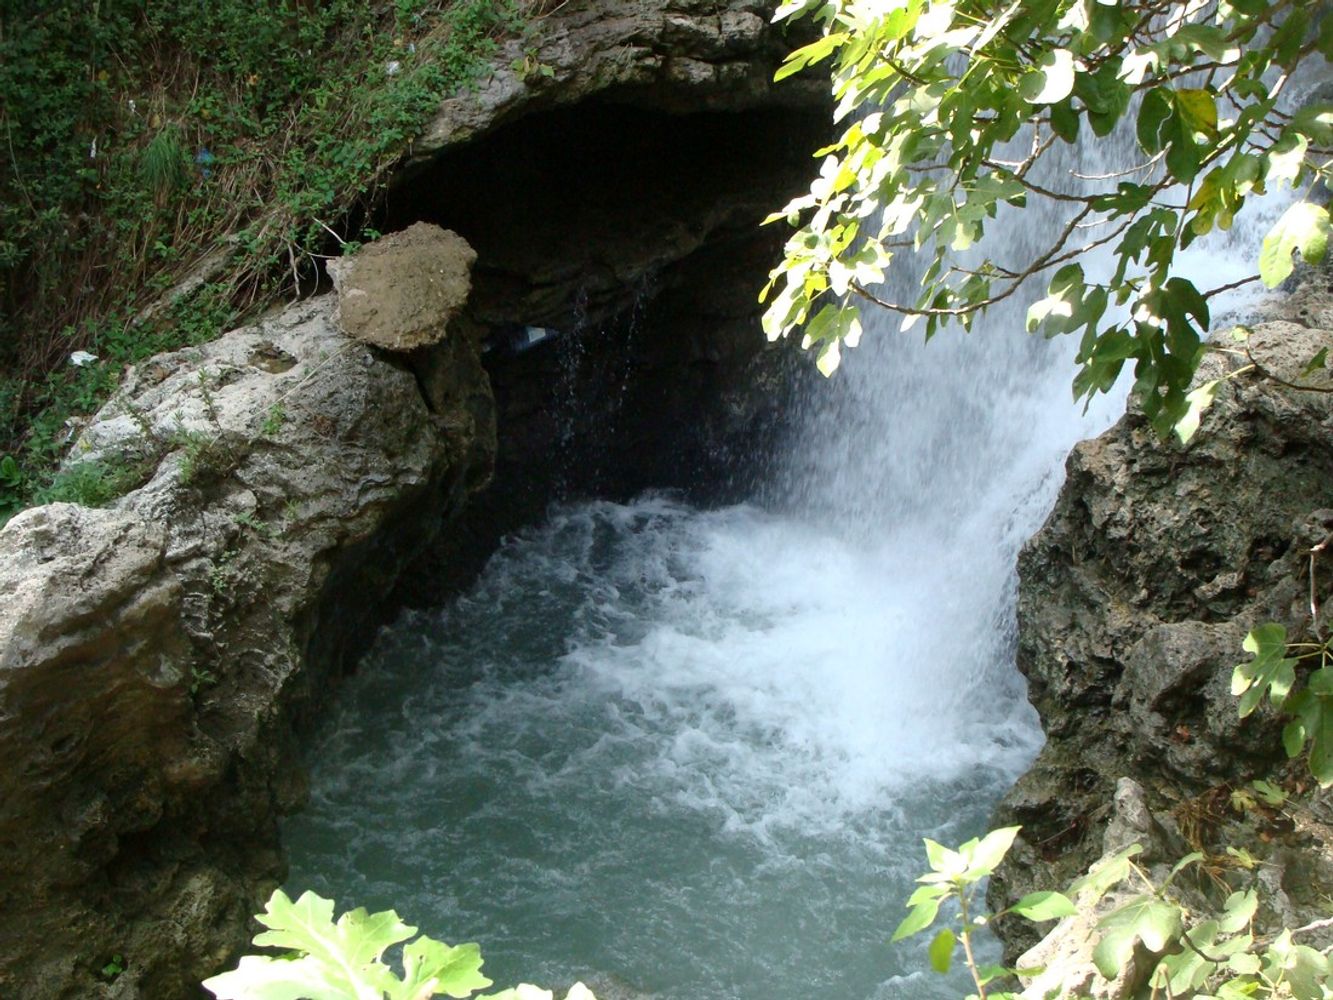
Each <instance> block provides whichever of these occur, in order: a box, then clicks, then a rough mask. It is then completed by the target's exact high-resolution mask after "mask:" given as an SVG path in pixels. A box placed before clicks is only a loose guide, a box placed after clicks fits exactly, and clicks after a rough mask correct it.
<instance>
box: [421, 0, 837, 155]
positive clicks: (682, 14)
mask: <svg viewBox="0 0 1333 1000" xmlns="http://www.w3.org/2000/svg"><path fill="white" fill-rule="evenodd" d="M775 6H776V4H774V3H773V2H771V0H578V2H575V3H569V4H558V5H556V6H555V7H553V9H552V10H551V12H550V13H549V14H548V15H547V16H544V17H543V18H541V20H540V21H538V22H536V23H535V25H534V29H535V30H534V31H533V33H532V34H531V35H525V36H523V37H521V38H516V39H512V40H510V41H508V42H506V43H505V45H504V48H503V51H502V52H501V54H500V57H499V58H498V59H497V60H496V63H495V70H494V72H493V73H492V74H491V75H490V76H489V77H487V78H486V79H485V80H484V81H482V82H481V84H480V85H479V87H478V89H477V91H476V92H475V93H472V94H460V95H459V96H457V97H453V98H450V99H448V100H445V101H443V102H442V103H441V105H440V108H439V111H438V112H437V113H436V116H435V119H434V121H433V122H432V123H431V124H430V125H429V126H428V127H427V128H426V130H425V132H424V134H423V135H422V136H421V137H419V138H418V139H417V141H416V143H415V144H414V145H413V158H414V160H416V161H417V162H423V161H426V160H428V159H430V158H431V157H432V156H434V155H435V154H436V153H437V152H439V151H440V150H441V149H443V148H444V147H446V146H449V145H454V144H457V143H460V142H465V141H467V140H469V139H471V138H473V137H475V136H477V135H480V134H481V133H483V132H486V131H488V130H490V129H492V128H494V127H495V126H497V125H499V124H502V123H504V122H505V121H508V120H512V119H513V118H515V117H517V116H519V115H522V114H526V113H528V112H529V111H531V110H533V109H535V108H550V107H553V106H557V105H562V104H573V103H575V102H578V101H581V100H584V99H586V98H587V97H589V96H593V95H598V96H601V95H605V96H607V97H609V98H612V99H615V100H622V101H637V102H639V103H645V104H651V105H652V106H653V107H656V108H661V109H664V110H682V111H701V110H732V111H735V110H744V109H747V108H753V107H755V106H757V105H760V104H764V105H768V106H773V105H777V104H785V105H788V106H801V105H804V106H811V105H814V106H822V102H823V101H825V100H826V99H827V97H828V84H827V81H824V80H819V79H817V78H810V79H792V80H785V81H783V82H782V83H781V84H774V82H773V73H774V71H775V70H776V69H777V67H778V66H779V65H780V64H781V62H782V59H783V58H784V57H785V56H786V54H787V53H788V52H790V51H791V49H793V48H795V47H796V43H793V42H792V40H791V39H790V38H788V37H787V31H789V30H790V28H789V27H783V26H775V25H773V24H771V23H770V19H771V18H772V15H773V10H774V8H775ZM796 30H797V31H798V32H799V31H809V30H812V29H811V27H810V26H809V24H799V25H798V26H797V28H796ZM796 37H800V36H796ZM647 92H650V94H651V96H650V97H648V98H646V99H645V98H644V96H643V95H644V94H645V93H647Z"/></svg>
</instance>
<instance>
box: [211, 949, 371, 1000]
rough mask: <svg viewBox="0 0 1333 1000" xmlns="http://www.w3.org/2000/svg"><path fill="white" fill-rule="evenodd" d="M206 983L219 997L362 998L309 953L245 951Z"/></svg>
mask: <svg viewBox="0 0 1333 1000" xmlns="http://www.w3.org/2000/svg"><path fill="white" fill-rule="evenodd" d="M203 985H204V988H205V989H207V990H208V991H209V992H211V993H212V994H213V995H214V996H215V997H217V1000H310V998H314V1000H361V996H360V995H359V994H357V993H356V992H354V991H353V989H354V988H353V987H352V986H350V985H349V984H348V981H347V980H346V978H345V977H343V976H341V975H340V973H339V972H338V970H335V969H332V968H330V967H329V966H328V965H326V964H325V963H323V962H321V961H319V960H318V959H316V958H312V957H310V956H309V955H307V956H304V957H302V958H299V959H294V960H288V959H278V958H269V957H267V956H259V955H246V956H245V957H243V958H242V959H241V960H240V962H239V963H238V964H237V966H236V968H235V969H233V970H232V971H231V972H224V973H222V974H221V975H220V976H213V977H212V978H210V979H205V980H204V983H203ZM381 995H382V994H381Z"/></svg>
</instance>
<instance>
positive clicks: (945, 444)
mask: <svg viewBox="0 0 1333 1000" xmlns="http://www.w3.org/2000/svg"><path fill="white" fill-rule="evenodd" d="M1109 148H1110V147H1108V145H1107V144H1106V143H1101V144H1099V145H1098V147H1097V154H1096V162H1095V163H1092V162H1085V163H1083V164H1082V167H1083V168H1084V169H1095V170H1101V171H1105V170H1109V169H1113V168H1114V167H1115V157H1117V156H1118V157H1121V158H1122V159H1121V161H1120V162H1121V163H1122V164H1123V163H1124V162H1127V161H1126V160H1125V159H1124V157H1128V156H1132V151H1131V150H1127V149H1121V150H1119V151H1118V152H1116V151H1114V150H1112V152H1111V153H1110V154H1108V149H1109ZM1108 156H1109V160H1108ZM1086 159H1088V160H1091V159H1092V158H1091V157H1088V158H1086ZM1066 165H1068V163H1067V164H1066ZM1057 226H1058V219H1056V218H1054V217H1050V216H1046V215H1043V214H1042V208H1041V207H1040V206H1034V207H1033V208H1029V209H1028V210H1027V211H1026V212H1024V213H1021V214H1016V215H1013V216H1009V217H1006V218H1004V219H1002V220H1001V221H1000V222H999V223H993V224H992V227H993V230H994V231H995V232H997V234H998V236H999V242H1000V246H999V247H998V248H997V246H996V244H995V243H992V244H990V245H989V246H988V248H987V252H988V253H991V254H993V255H994V256H995V257H996V259H999V260H1001V262H1002V263H1003V262H1004V259H1003V257H1004V254H1003V251H1004V249H1005V245H1006V244H1007V247H1008V250H1010V251H1012V252H1013V254H1014V255H1015V256H1019V255H1021V254H1022V253H1024V252H1030V251H1031V249H1032V248H1033V247H1034V246H1036V245H1038V244H1039V243H1040V241H1041V240H1042V239H1043V238H1045V237H1048V236H1049V235H1050V234H1051V233H1052V232H1054V231H1056V227H1057ZM1245 252H1246V253H1249V252H1250V249H1248V248H1247V250H1246V251H1245ZM1212 254H1213V256H1211V257H1210V256H1207V255H1206V254H1205V253H1204V252H1203V251H1202V250H1196V251H1195V252H1194V257H1195V258H1196V260H1197V261H1198V266H1199V267H1200V268H1201V269H1203V270H1205V271H1207V272H1208V273H1210V274H1216V273H1229V272H1224V271H1221V270H1219V269H1220V268H1223V267H1231V266H1232V265H1231V264H1229V263H1227V262H1226V260H1225V259H1224V258H1226V257H1227V255H1226V254H1224V253H1223V252H1222V251H1218V250H1213V251H1212ZM1227 259H1229V258H1227ZM896 274H897V277H896V279H895V280H896V282H897V285H898V287H897V288H896V294H897V295H899V296H900V297H902V298H906V299H911V298H912V297H913V293H912V287H911V286H912V283H913V282H914V280H915V279H914V277H913V276H912V275H911V274H910V272H909V270H908V269H907V268H900V269H899V270H898V271H897V272H896ZM1034 292H1035V290H1034ZM1025 306H1026V303H1020V302H1018V301H1017V300H1016V301H1015V303H1014V306H1013V307H1012V308H1007V309H1002V310H997V311H996V312H994V313H993V314H992V315H991V316H990V317H988V318H987V319H986V320H985V321H983V322H980V323H978V325H977V328H976V330H975V331H974V332H973V333H972V334H971V335H963V334H962V333H961V332H960V331H957V330H949V331H946V332H944V333H942V334H941V335H940V336H939V337H937V338H936V341H935V342H933V343H931V344H930V345H924V344H922V343H921V338H920V334H919V333H918V332H909V333H901V332H899V331H898V329H897V326H898V322H897V320H896V318H892V317H886V316H880V317H878V318H872V320H871V324H870V325H871V327H872V328H871V329H869V330H868V331H867V334H866V338H865V343H864V345H863V346H862V347H861V348H859V349H857V350H856V351H852V352H849V353H848V357H847V360H846V362H845V364H844V369H843V371H841V372H840V373H839V374H838V376H837V377H836V378H835V379H833V380H832V381H831V382H830V383H828V384H827V385H825V386H822V387H821V390H822V391H820V392H817V393H815V394H814V395H812V397H811V398H810V399H808V400H806V401H805V404H804V407H805V412H804V414H803V419H802V421H801V424H802V427H803V432H802V434H801V435H800V438H799V440H794V441H792V442H791V443H790V450H789V456H788V460H787V461H786V463H785V464H784V467H783V468H781V469H778V470H774V471H773V475H772V476H771V477H770V480H769V482H768V483H767V485H766V486H765V488H764V489H762V490H761V491H760V492H759V493H758V495H757V500H756V503H755V505H753V506H751V505H743V506H738V507H732V508H728V509H724V510H713V511H703V510H697V509H693V508H691V507H690V506H688V505H686V504H684V503H682V502H680V501H679V500H676V499H672V498H671V497H669V496H648V497H644V498H641V499H640V500H638V501H636V502H634V503H631V504H627V505H618V504H611V503H602V502H589V503H582V504H573V505H567V506H564V507H560V508H558V509H555V510H553V511H552V512H551V515H550V517H549V520H548V521H547V522H546V523H545V524H544V525H542V526H539V527H536V528H534V529H532V530H530V531H528V532H526V533H524V534H522V535H520V536H518V537H516V538H513V539H510V540H509V541H508V542H506V543H505V545H504V546H503V547H502V549H501V550H500V551H499V552H498V553H497V554H496V555H495V557H494V558H493V559H492V561H491V563H490V564H489V566H488V568H487V569H486V571H485V573H484V574H483V576H482V578H481V579H480V580H479V581H478V583H477V584H476V585H475V586H474V587H473V588H472V589H471V590H470V591H469V592H468V593H466V594H465V595H463V596H461V597H459V598H458V599H456V600H455V601H454V602H452V603H451V604H450V605H449V606H448V607H445V608H443V609H440V610H438V611H433V612H428V613H426V612H417V613H412V614H408V615H405V616H404V617H403V618H402V619H401V620H399V621H398V622H397V623H395V624H394V625H393V626H391V627H390V628H388V629H386V630H385V631H384V632H383V634H382V635H381V637H380V640H379V642H378V643H377V645H376V647H375V649H374V650H373V651H372V653H371V654H370V655H369V656H368V657H367V659H366V661H365V662H364V663H363V664H362V666H361V668H360V671H359V673H358V675H357V676H356V677H355V678H353V679H352V680H351V681H350V682H349V683H348V684H347V686H346V688H345V690H344V691H343V693H342V697H341V699H340V704H339V706H338V707H337V709H336V711H335V712H334V713H333V716H332V718H331V719H330V720H329V722H328V724H327V725H326V727H325V728H324V730H323V731H322V733H321V734H320V736H319V739H318V740H317V742H316V743H315V745H314V747H313V748H312V751H311V757H310V762H311V765H312V770H313V792H312V803H311V806H310V808H309V809H308V810H306V812H304V813H303V814H302V815H300V816H297V817H294V818H292V819H291V820H289V821H288V822H287V823H286V824H285V827H284V836H285V840H286V843H287V846H288V848H289V850H290V854H291V859H292V874H291V879H290V888H291V889H293V890H294V891H295V890H300V889H304V888H314V889H316V890H318V891H320V892H322V893H324V894H326V895H333V896H335V897H336V898H337V899H338V900H339V901H340V902H342V903H344V904H345V905H364V906H368V907H372V908H381V907H388V906H393V907H395V908H397V909H398V911H399V912H400V913H401V914H402V915H403V916H404V917H405V918H406V919H407V920H409V921H410V922H412V923H415V924H419V925H420V926H421V927H422V929H423V931H426V932H428V933H431V934H433V935H435V936H438V937H442V938H445V939H447V940H449V941H459V940H476V941H479V942H480V943H481V944H482V949H483V954H484V955H485V956H486V957H487V966H486V968H487V971H488V972H489V974H490V975H492V977H493V978H495V979H496V981H497V983H499V984H500V985H510V984H512V983H515V982H517V981H520V980H529V981H536V982H542V983H545V984H547V985H551V986H560V985H562V984H568V983H570V982H572V981H574V980H575V979H584V980H586V981H587V982H589V983H590V984H591V985H592V986H593V987H594V989H596V990H598V992H599V995H601V996H602V997H603V1000H613V998H616V997H637V996H654V997H662V998H679V1000H698V998H702V997H711V998H714V1000H728V998H734V1000H760V998H764V1000H788V998H790V1000H797V998H802V1000H804V998H806V997H809V996H811V995H814V994H817V993H820V992H823V991H830V992H831V993H832V994H833V995H837V996H840V997H847V998H853V1000H855V998H870V997H874V998H886V1000H887V998H902V1000H917V998H927V1000H928V998H931V997H952V996H957V995H959V985H960V983H959V981H958V980H956V979H955V980H954V981H952V982H948V981H942V980H940V978H939V977H936V976H933V975H930V974H928V973H926V972H925V971H924V970H925V969H926V961H925V954H924V945H923V944H922V943H920V942H915V941H909V942H906V943H903V944H901V945H897V946H890V945H888V944H887V940H888V937H889V935H890V934H891V932H892V930H893V927H894V926H895V925H896V923H897V921H898V920H899V919H900V917H901V916H902V914H903V912H904V911H903V909H902V901H903V900H904V899H905V898H906V896H907V895H908V894H909V892H910V891H911V887H912V879H913V878H914V877H915V876H916V875H917V874H919V873H920V871H921V870H922V869H923V868H924V867H925V860H924V857H923V852H922V850H921V846H920V838H921V837H922V836H931V837H934V838H936V839H940V840H943V841H948V842H957V841H959V840H962V839H965V838H966V837H968V836H971V835H974V834H977V833H980V832H981V831H982V830H984V828H985V826H986V822H987V818H988V813H989V811H990V809H991V807H992V806H993V803H994V801H995V799H996V798H997V797H998V796H999V795H1000V794H1001V792H1002V791H1003V790H1004V788H1005V787H1007V785H1008V784H1009V783H1010V782H1012V781H1013V780H1014V778H1015V777H1016V776H1017V775H1018V774H1019V773H1020V772H1021V770H1022V768H1023V767H1024V766H1026V764H1027V762H1028V761H1029V760H1030V759H1031V757H1032V756H1033V755H1034V754H1035V752H1036V750H1037V748H1038V746H1039V744H1040V739H1041V735H1040V730H1039V727H1038V725H1037V721H1036V719H1035V716H1034V714H1033V713H1032V711H1031V709H1030V708H1029V706H1028V705H1027V703H1026V700H1025V697H1024V688H1023V683H1022V680H1021V678H1020V677H1019V676H1018V675H1017V672H1016V670H1015V669H1014V663H1013V648H1014V620H1013V619H1014V600H1015V578H1014V561H1015V557H1016V555H1017V552H1018V550H1019V547H1020V546H1021V544H1022V543H1023V541H1024V540H1025V539H1026V538H1027V537H1028V536H1029V535H1030V534H1031V533H1032V532H1033V531H1035V530H1036V529H1037V527H1038V526H1039V525H1040V523H1041V520H1042V519H1043V517H1044V516H1045V514H1046V512H1047V510H1048V509H1049V507H1050V505H1051V503H1052V502H1053V500H1054V497H1055V493H1056V491H1057V489H1058V487H1059V483H1060V479H1061V475H1062V463H1063V460H1064V456H1065V455H1066V454H1067V452H1068V450H1069V448H1070V447H1071V446H1072V445H1073V444H1074V442H1075V441H1077V440H1078V439H1080V438H1081V437H1085V436H1087V435H1089V434H1090V433H1095V432H1096V431H1097V430H1099V429H1100V428H1102V427H1104V426H1105V425H1107V424H1108V423H1109V422H1110V421H1111V420H1112V419H1114V417H1115V416H1116V414H1117V410H1118V409H1119V407H1120V405H1121V403H1120V398H1119V397H1115V398H1109V399H1108V398H1106V397H1102V398H1101V399H1099V400H1097V401H1095V403H1094V405H1093V407H1092V408H1091V410H1090V412H1089V413H1087V414H1084V413H1083V412H1082V408H1081V407H1080V406H1075V405H1074V404H1073V402H1072V401H1071V399H1070V395H1069V382H1070V380H1071V378H1072V375H1073V368H1072V349H1073V346H1074V345H1073V344H1072V343H1068V342H1065V341H1063V340H1062V341H1058V342H1053V343H1047V342H1044V341H1041V340H1037V339H1033V338H1029V337H1027V336H1026V335H1025V334H1024V333H1023V332H1022V330H1023V310H1024V309H1025ZM876 327H878V328H877V329H876ZM756 335H757V334H756ZM1067 339H1068V338H1066V339H1065V340H1067Z"/></svg>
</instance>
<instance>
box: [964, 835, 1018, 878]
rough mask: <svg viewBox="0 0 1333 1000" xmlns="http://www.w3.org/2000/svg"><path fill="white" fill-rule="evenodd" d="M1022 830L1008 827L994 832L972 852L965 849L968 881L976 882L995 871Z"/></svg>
mask: <svg viewBox="0 0 1333 1000" xmlns="http://www.w3.org/2000/svg"><path fill="white" fill-rule="evenodd" d="M1020 829H1021V827H1017V826H1006V827H1001V828H1000V829H998V830H992V831H991V832H990V833H988V834H986V836H985V837H983V838H982V839H981V842H980V843H978V844H977V845H976V846H975V847H973V848H972V850H971V851H970V852H969V851H966V850H965V849H964V850H963V851H962V852H961V853H963V855H964V857H965V858H967V869H966V872H965V876H966V878H967V881H969V882H975V881H977V880H978V879H982V878H985V877H986V876H987V875H989V874H990V873H991V872H993V871H995V869H996V867H997V866H998V865H999V864H1000V862H1001V861H1003V860H1004V856H1005V855H1006V854H1008V853H1009V848H1010V847H1012V846H1013V843H1014V838H1015V837H1017V836H1018V831H1019V830H1020Z"/></svg>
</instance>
